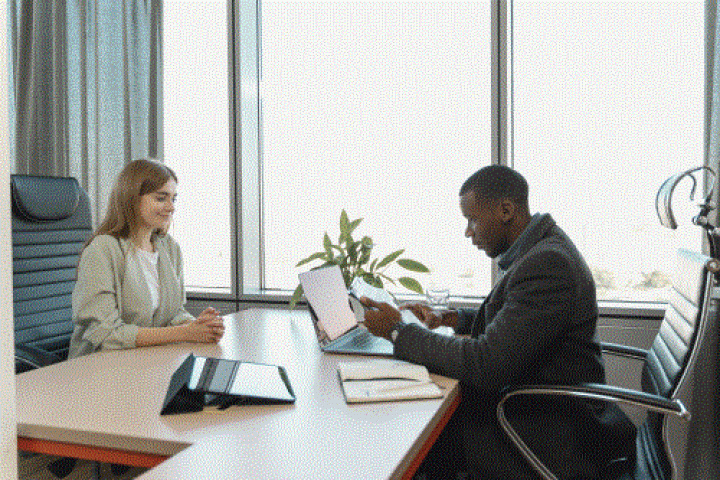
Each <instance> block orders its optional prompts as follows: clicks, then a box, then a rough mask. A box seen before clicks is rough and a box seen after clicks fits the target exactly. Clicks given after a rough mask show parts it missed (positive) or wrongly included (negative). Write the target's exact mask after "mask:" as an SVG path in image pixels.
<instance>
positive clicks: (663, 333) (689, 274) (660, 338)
mask: <svg viewBox="0 0 720 480" xmlns="http://www.w3.org/2000/svg"><path fill="white" fill-rule="evenodd" d="M717 265H718V263H717V261H716V260H712V259H711V258H710V257H708V256H706V255H702V254H699V253H695V252H690V251H687V250H678V254H677V268H676V272H675V276H674V278H673V287H672V289H671V293H670V298H669V299H668V306H667V309H666V311H665V316H664V318H663V320H662V322H661V324H660V328H659V330H658V333H657V335H656V337H655V340H654V341H653V343H652V345H651V346H650V349H649V350H648V353H647V357H646V359H645V363H644V366H643V373H642V386H643V390H644V391H646V392H650V393H654V394H656V395H660V396H663V397H666V398H675V396H676V394H677V392H678V390H679V388H680V387H681V386H682V385H683V382H684V381H685V380H686V379H687V378H688V377H689V374H688V372H689V369H692V368H693V364H694V361H695V359H696V358H697V355H698V349H697V348H695V347H696V346H697V347H699V342H700V341H701V336H702V332H703V330H704V324H705V323H706V322H707V321H708V308H709V303H710V301H709V299H710V296H711V294H712V286H713V285H714V273H713V272H714V271H716V270H717ZM666 420H667V417H666V416H663V415H659V414H653V413H649V414H648V416H647V419H646V421H645V423H643V424H642V425H641V427H640V429H639V431H638V447H639V448H640V450H641V451H642V453H641V454H640V455H639V457H638V468H639V470H640V471H641V472H645V473H646V474H648V475H649V476H648V478H670V477H671V472H672V471H673V470H675V469H676V468H677V465H676V462H675V461H674V460H673V456H674V455H681V454H682V452H675V453H673V452H671V451H669V449H668V447H667V443H666V442H664V441H663V440H664V432H663V431H664V429H665V428H666ZM639 453H640V452H639Z"/></svg>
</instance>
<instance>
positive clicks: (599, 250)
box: [163, 0, 704, 301]
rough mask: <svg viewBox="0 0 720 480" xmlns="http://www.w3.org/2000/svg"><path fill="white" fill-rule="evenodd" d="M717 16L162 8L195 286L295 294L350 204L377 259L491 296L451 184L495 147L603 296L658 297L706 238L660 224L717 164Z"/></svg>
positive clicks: (272, 1)
mask: <svg viewBox="0 0 720 480" xmlns="http://www.w3.org/2000/svg"><path fill="white" fill-rule="evenodd" d="M506 5H507V10H506V11H505V10H503V8H505V6H506ZM498 12H499V13H498ZM703 15H704V12H703V2H702V1H699V0H696V1H693V2H664V1H658V2H653V1H643V2H619V1H610V2H588V1H569V2H554V1H553V2H533V1H524V0H516V1H514V2H507V3H506V2H493V1H488V0H486V1H472V0H457V1H441V0H426V1H418V2H415V1H406V0H399V1H382V0H326V1H319V0H303V1H285V0H262V2H260V1H259V0H229V1H226V0H206V1H181V0H173V1H168V2H165V3H164V24H163V28H164V32H163V40H164V46H163V48H164V65H165V70H164V99H165V104H164V108H165V115H164V129H165V142H164V149H165V158H166V161H167V162H168V163H169V164H170V166H172V167H173V168H175V170H176V171H177V173H178V175H179V177H180V185H179V201H178V210H177V214H176V220H175V225H174V227H173V234H174V235H175V236H176V237H178V239H179V241H180V243H181V245H182V246H183V252H184V256H185V263H186V268H185V270H186V272H185V274H186V282H187V283H188V289H189V290H191V291H201V290H202V291H207V290H211V289H214V291H216V292H220V293H225V294H230V295H233V296H236V295H237V296H238V297H245V298H246V297H247V296H248V295H251V296H252V295H260V296H261V297H262V298H268V297H275V298H278V297H279V298H283V299H284V298H287V297H286V296H285V295H289V291H291V290H292V289H293V288H294V287H295V286H296V285H297V273H298V272H299V270H298V269H297V268H295V264H296V263H297V262H298V261H299V260H300V259H302V258H304V257H306V256H307V255H309V254H310V253H313V252H315V251H317V250H319V249H321V247H322V236H323V234H324V232H326V231H327V232H328V233H329V234H330V236H331V237H336V236H337V235H338V233H339V232H338V220H339V217H340V212H341V210H342V209H345V210H346V211H347V213H348V214H349V216H350V217H351V218H359V217H362V218H363V219H364V220H363V223H362V224H361V225H360V227H359V229H358V234H359V235H369V236H371V237H372V238H373V240H374V243H375V245H376V246H375V253H376V255H377V256H383V255H384V254H387V253H389V252H391V251H393V250H396V249H398V248H405V250H406V252H405V255H406V256H407V257H410V258H414V259H416V260H419V261H422V262H423V263H425V264H427V265H428V266H429V267H431V269H432V270H433V271H434V274H433V275H431V276H424V275H419V276H418V278H419V279H420V280H421V281H422V282H424V283H425V284H426V285H427V284H429V283H431V282H437V283H442V284H444V285H447V286H449V287H450V289H451V290H452V293H453V294H454V295H459V296H482V295H484V294H485V293H486V292H487V291H488V289H489V288H490V285H491V279H492V278H491V277H492V276H491V268H490V267H491V263H490V261H489V259H487V258H486V257H485V256H484V254H482V252H478V251H477V250H476V249H474V248H473V247H472V245H471V244H470V242H469V240H467V239H466V238H464V235H463V233H464V229H465V222H464V220H463V218H462V216H461V214H460V212H459V205H458V189H459V187H460V184H461V183H462V182H463V181H464V180H465V178H467V177H468V176H469V175H470V174H471V173H473V172H474V171H475V170H477V169H478V168H480V167H482V166H484V165H487V164H489V163H491V161H493V160H499V161H500V162H503V163H507V164H511V165H513V166H515V167H516V168H517V169H518V170H519V171H521V172H522V173H523V174H524V175H525V176H526V177H527V178H528V181H529V183H530V187H531V208H532V209H533V211H541V212H549V213H551V214H552V215H553V216H554V217H555V219H556V220H557V221H558V223H559V224H560V225H561V226H562V227H563V228H564V229H565V230H566V231H567V232H568V234H569V235H570V236H571V237H572V238H573V239H574V240H575V241H576V243H577V244H578V246H579V248H580V250H581V251H582V252H583V254H584V255H585V257H586V259H587V260H588V263H589V264H590V266H591V268H592V269H593V271H594V274H595V276H596V280H597V283H598V286H599V297H600V298H601V299H606V300H620V301H632V300H640V301H655V300H662V298H663V287H664V285H665V283H666V280H667V275H668V272H669V271H670V269H671V265H668V264H664V263H662V259H663V258H666V259H671V258H672V251H673V250H674V248H675V247H676V246H677V245H678V244H682V245H686V246H690V247H694V248H700V238H701V235H700V232H699V230H698V229H697V228H695V227H689V226H688V225H687V223H688V222H687V221H686V222H685V226H684V227H685V228H683V229H681V230H678V231H675V232H672V231H669V230H666V229H663V228H661V227H660V226H659V224H658V221H657V219H656V216H655V211H654V197H655V192H656V190H657V188H658V187H659V185H660V184H661V182H662V181H663V180H664V179H665V178H667V177H669V176H670V175H671V174H673V173H676V172H678V171H681V170H683V169H687V168H690V167H693V166H697V165H700V164H702V160H703V153H702V152H703V147H702V145H703V138H702V135H703V114H704V112H703V108H704V90H703V88H704V87H703V84H704V78H703V75H704V58H703V55H704V52H703V46H704V40H703V24H704V17H703ZM209 26H212V27H211V28H210V27H209ZM493 32H495V33H493ZM493 35H494V36H493ZM493 52H498V54H497V55H495V54H493ZM499 56H504V57H505V58H498V57H499ZM228 59H230V60H228ZM506 63H507V64H506ZM228 65H231V66H232V68H231V69H230V70H228ZM505 69H506V70H505ZM505 92H507V95H505ZM494 104H495V105H499V108H498V109H492V105H494ZM498 112H499V113H498ZM496 134H497V135H496ZM493 138H497V139H500V140H493ZM493 152H495V153H493ZM497 152H500V153H499V154H498V153H497ZM498 155H499V156H498ZM228 159H229V160H228ZM686 193H688V192H678V195H677V197H676V198H678V199H680V198H682V196H683V195H685V194H686ZM675 206H676V207H682V208H685V210H684V211H683V212H682V213H679V214H678V218H680V219H681V220H683V219H689V218H690V216H691V215H692V214H693V213H694V212H693V211H692V206H691V205H689V204H683V203H682V202H679V203H676V204H675ZM649 245H652V247H648V246H649ZM396 273H401V272H397V271H396V272H394V273H393V275H394V274H396ZM398 290H399V291H402V289H400V288H399V289H398Z"/></svg>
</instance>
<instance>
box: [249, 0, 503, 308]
mask: <svg viewBox="0 0 720 480" xmlns="http://www.w3.org/2000/svg"><path fill="white" fill-rule="evenodd" d="M489 20H490V10H489V2H474V1H436V0H431V1H420V2H410V1H393V2H386V1H375V0H360V1H350V0H347V1H346V0H332V1H323V2H319V1H282V0H265V1H263V2H262V102H263V103H262V168H263V178H262V185H263V190H264V197H263V207H264V224H263V227H264V255H265V262H264V266H265V271H264V273H265V286H266V288H269V289H272V290H292V289H294V288H295V286H296V285H297V281H298V280H297V273H298V270H296V269H295V268H293V267H294V265H295V264H296V263H297V262H298V261H299V260H301V259H302V258H304V257H306V256H308V255H310V254H311V253H313V252H316V251H318V250H321V249H322V238H323V234H324V232H325V231H327V232H328V234H329V235H330V236H331V237H333V238H335V239H336V238H337V235H338V234H339V227H338V221H339V218H340V212H341V210H342V209H345V210H346V211H347V213H348V215H349V216H350V218H351V219H354V218H359V217H362V218H363V222H362V223H361V224H360V227H359V228H358V230H357V231H358V234H359V235H369V236H371V237H372V238H373V240H374V243H375V244H376V247H375V250H374V252H375V253H376V254H377V255H378V256H380V257H382V256H384V255H386V254H389V253H390V252H392V251H394V250H396V249H399V248H405V249H406V250H405V255H406V256H408V257H410V258H413V259H416V260H419V261H421V262H423V263H425V264H426V265H428V266H429V267H430V268H431V270H432V271H433V272H437V274H447V276H446V277H445V278H443V279H442V280H440V279H438V278H435V279H434V278H433V277H432V276H428V275H416V278H417V279H418V280H420V281H421V282H424V283H425V284H427V283H428V282H429V281H435V280H438V281H442V282H450V285H451V287H452V290H453V292H454V293H455V294H467V295H474V296H477V295H481V294H484V293H485V292H486V291H487V289H488V287H489V282H490V262H489V260H488V259H486V258H483V257H481V256H479V255H478V254H477V251H474V249H473V247H472V245H471V244H470V243H469V241H468V240H467V239H465V238H464V236H463V232H464V228H465V223H464V220H463V218H462V216H461V214H460V208H459V196H458V191H459V188H460V185H461V183H462V181H464V180H465V178H466V177H467V176H469V175H470V174H471V173H472V172H474V171H475V170H477V169H478V168H479V167H481V166H483V165H486V164H489V163H490V112H489V109H490V103H489V101H488V99H489V96H490V91H491V90H490V24H489ZM305 268H307V267H305ZM397 273H401V272H397ZM396 290H398V291H402V287H398V288H397V289H396Z"/></svg>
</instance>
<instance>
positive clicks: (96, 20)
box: [8, 0, 162, 225]
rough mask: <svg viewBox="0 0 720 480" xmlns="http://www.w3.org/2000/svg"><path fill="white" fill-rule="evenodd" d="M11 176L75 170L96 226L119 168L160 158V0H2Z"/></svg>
mask: <svg viewBox="0 0 720 480" xmlns="http://www.w3.org/2000/svg"><path fill="white" fill-rule="evenodd" d="M8 9H9V12H8V13H9V17H10V18H9V30H10V31H9V42H8V43H9V48H10V49H11V53H10V55H11V65H10V68H11V75H10V92H11V93H10V95H11V100H10V109H11V112H10V117H11V118H10V124H11V132H10V134H11V137H10V138H11V142H10V143H11V149H12V150H11V154H12V155H13V157H12V158H13V163H12V165H13V166H12V171H13V173H23V174H30V175H59V176H74V177H76V178H77V179H78V180H79V181H80V183H81V185H82V186H83V188H85V190H86V191H87V192H88V194H89V195H90V199H91V203H92V208H93V217H94V220H95V224H96V225H97V221H98V219H99V217H100V216H101V215H102V213H103V212H104V209H105V204H106V201H107V198H108V194H109V189H110V188H111V185H112V182H113V180H114V178H115V176H116V175H117V173H118V172H119V170H120V169H121V168H122V166H123V165H125V164H126V163H127V162H129V161H130V160H133V159H136V158H140V157H147V156H152V157H162V120H161V119H162V89H161V87H162V77H161V66H162V49H161V32H162V30H161V20H162V3H161V0H122V1H118V0H67V1H52V0H40V1H30V0H11V1H10V2H9V7H8Z"/></svg>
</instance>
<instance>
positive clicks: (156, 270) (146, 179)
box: [69, 160, 225, 358]
mask: <svg viewBox="0 0 720 480" xmlns="http://www.w3.org/2000/svg"><path fill="white" fill-rule="evenodd" d="M176 188H177V177H176V176H175V173H174V172H173V171H172V170H171V169H169V168H168V167H167V166H165V165H163V164H162V163H159V162H156V161H154V160H135V161H133V162H131V163H129V164H128V165H126V166H125V168H124V169H123V170H122V172H120V175H119V176H118V178H117V181H116V183H115V186H114V188H113V190H112V193H111V194H110V199H109V203H108V209H107V214H106V216H105V220H104V221H103V222H102V224H101V225H100V227H99V228H98V229H97V231H96V232H95V233H94V234H93V236H92V237H91V238H90V240H88V243H87V244H86V246H85V249H84V250H83V252H82V254H81V257H80V263H79V265H78V278H77V283H76V285H75V290H74V291H73V299H72V310H73V319H74V321H75V330H74V332H73V336H72V339H71V341H70V353H69V357H70V358H74V357H78V356H80V355H87V354H89V353H92V352H95V351H97V350H102V349H122V348H134V347H143V346H150V345H163V344H167V343H173V342H202V343H213V342H215V343H216V342H218V341H219V340H220V338H221V337H222V336H223V333H224V331H225V329H224V327H223V322H222V318H221V317H220V316H219V315H218V313H217V312H216V311H215V309H213V308H212V307H209V308H207V309H206V310H205V311H203V312H202V313H201V314H200V316H199V317H198V318H195V317H193V316H192V315H191V314H189V313H188V312H187V311H186V310H185V308H184V304H185V288H184V285H183V270H182V256H181V253H180V247H179V246H178V244H177V243H176V242H175V240H173V238H172V237H171V236H170V235H168V234H167V230H168V227H169V225H170V222H171V220H172V216H173V213H174V211H175V198H176V193H175V192H176Z"/></svg>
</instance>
